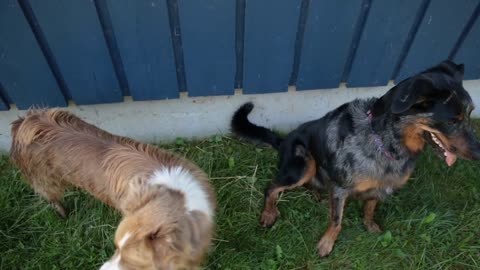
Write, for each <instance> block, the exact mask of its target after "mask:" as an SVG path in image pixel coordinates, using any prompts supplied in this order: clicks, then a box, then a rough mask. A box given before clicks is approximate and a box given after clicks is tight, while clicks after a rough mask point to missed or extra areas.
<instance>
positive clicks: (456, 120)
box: [447, 118, 459, 125]
mask: <svg viewBox="0 0 480 270" xmlns="http://www.w3.org/2000/svg"><path fill="white" fill-rule="evenodd" d="M458 121H459V120H458V119H457V118H453V119H450V120H448V121H447V124H448V125H455V124H457V123H458Z"/></svg>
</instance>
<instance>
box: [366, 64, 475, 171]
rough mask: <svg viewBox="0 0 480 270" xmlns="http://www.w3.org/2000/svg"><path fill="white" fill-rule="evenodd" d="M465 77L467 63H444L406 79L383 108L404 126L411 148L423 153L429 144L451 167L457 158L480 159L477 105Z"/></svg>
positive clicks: (392, 92)
mask: <svg viewBox="0 0 480 270" xmlns="http://www.w3.org/2000/svg"><path fill="white" fill-rule="evenodd" d="M463 74H464V66H463V64H461V65H457V64H455V63H453V62H452V61H444V62H442V63H440V64H439V65H437V66H434V67H432V68H430V69H427V70H425V71H424V72H422V73H420V74H417V75H415V76H413V77H410V78H407V79H405V80H403V81H402V82H400V83H399V84H398V85H397V86H395V87H394V88H392V89H391V90H390V91H389V92H388V93H387V94H386V95H385V96H384V97H382V98H381V100H382V101H383V102H381V103H382V106H381V107H382V108H380V109H381V110H389V111H390V112H391V113H392V114H393V115H394V117H395V118H396V119H397V120H398V121H399V122H400V123H402V125H401V126H402V129H403V133H404V142H405V143H406V144H407V147H408V148H409V149H411V150H413V151H420V150H421V149H423V144H424V143H425V142H427V143H429V144H430V145H431V146H432V147H433V149H434V151H435V152H436V154H437V155H438V156H439V157H440V158H442V159H444V160H445V162H446V163H447V164H448V166H451V165H453V164H454V163H455V161H456V159H457V157H460V158H463V159H469V160H477V159H480V142H479V141H478V139H477V138H476V136H475V134H474V132H473V130H472V127H471V125H470V114H471V112H472V110H473V109H474V105H473V102H472V99H471V98H470V95H469V94H468V92H467V91H466V90H465V89H464V88H463V85H462V80H463ZM378 107H379V106H377V108H376V109H377V110H378V109H379V108H378ZM374 109H375V106H374ZM408 140H410V141H408Z"/></svg>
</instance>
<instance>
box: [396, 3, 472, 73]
mask: <svg viewBox="0 0 480 270" xmlns="http://www.w3.org/2000/svg"><path fill="white" fill-rule="evenodd" d="M477 3H478V0H459V1H456V2H455V4H452V1H449V0H435V1H431V2H430V5H429V6H428V9H427V11H426V12H425V16H424V17H423V20H422V22H421V24H420V27H419V29H418V32H417V34H416V36H415V38H414V40H413V43H412V46H411V47H410V50H409V52H408V54H407V56H406V58H405V60H404V61H403V65H402V67H401V68H400V71H399V74H398V76H397V78H395V80H396V81H401V80H403V79H405V78H407V77H409V76H411V75H413V74H415V73H417V72H420V71H422V70H424V69H426V68H428V67H430V66H432V65H435V64H437V63H439V62H441V61H443V60H445V59H447V58H448V56H449V53H450V51H451V50H452V49H453V47H454V46H455V42H456V41H457V40H458V38H459V36H460V35H461V33H462V30H463V29H464V27H465V25H466V23H467V21H468V19H469V18H470V17H471V15H472V13H473V11H474V9H475V7H476V5H477ZM447 18H448V19H447Z"/></svg>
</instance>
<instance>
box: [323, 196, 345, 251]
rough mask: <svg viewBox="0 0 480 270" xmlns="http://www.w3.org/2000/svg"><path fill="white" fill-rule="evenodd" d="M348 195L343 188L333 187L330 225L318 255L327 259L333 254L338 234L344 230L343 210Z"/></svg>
mask: <svg viewBox="0 0 480 270" xmlns="http://www.w3.org/2000/svg"><path fill="white" fill-rule="evenodd" d="M347 197H348V193H347V192H346V191H345V190H343V189H342V188H338V187H333V188H332V190H331V191H330V224H329V225H328V229H327V231H325V233H324V234H323V236H322V239H320V241H319V242H318V244H317V248H318V254H319V255H320V257H325V256H327V255H328V254H330V252H332V249H333V246H334V245H335V241H336V240H337V237H338V234H339V233H340V231H341V230H342V219H343V208H344V207H345V202H346V200H347Z"/></svg>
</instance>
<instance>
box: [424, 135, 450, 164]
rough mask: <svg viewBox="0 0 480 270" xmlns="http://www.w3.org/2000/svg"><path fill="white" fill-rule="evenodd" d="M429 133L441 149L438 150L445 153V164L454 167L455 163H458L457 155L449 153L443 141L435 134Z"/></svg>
mask: <svg viewBox="0 0 480 270" xmlns="http://www.w3.org/2000/svg"><path fill="white" fill-rule="evenodd" d="M429 133H430V136H431V137H432V140H433V141H434V142H435V144H437V146H438V147H439V149H438V150H440V151H441V152H443V155H444V156H445V162H446V163H447V165H448V166H452V165H453V164H454V163H455V161H457V155H455V154H454V153H452V152H450V151H448V150H447V148H446V147H445V146H444V145H443V144H442V141H440V139H438V138H437V136H435V134H433V133H432V132H429Z"/></svg>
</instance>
